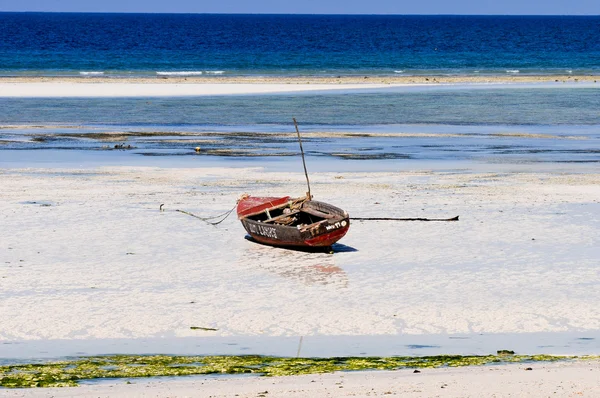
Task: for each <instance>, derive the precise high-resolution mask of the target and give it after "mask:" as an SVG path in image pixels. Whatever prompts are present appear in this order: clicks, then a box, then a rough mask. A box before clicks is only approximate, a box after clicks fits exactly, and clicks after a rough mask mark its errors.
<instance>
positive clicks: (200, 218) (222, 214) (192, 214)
mask: <svg viewBox="0 0 600 398" xmlns="http://www.w3.org/2000/svg"><path fill="white" fill-rule="evenodd" d="M163 206H164V204H161V205H160V207H159V210H160V211H164V210H163ZM236 207H237V202H236V204H235V205H234V206H233V207H232V208H231V210H228V211H226V212H225V213H221V214H219V215H217V216H212V217H200V216H198V215H196V214H194V213H190V212H189V211H185V210H179V209H175V210H173V211H176V212H179V213H183V214H187V215H188V216H191V217H194V218H197V219H198V220H202V221H204V222H206V223H208V224H210V225H218V224H221V223H222V222H223V221H225V220H226V219H227V217H229V215H230V214H231V213H232V212H233V211H234V210H235V208H236ZM221 217H223V218H222V219H221V220H219V221H215V222H213V221H210V220H216V219H218V218H221Z"/></svg>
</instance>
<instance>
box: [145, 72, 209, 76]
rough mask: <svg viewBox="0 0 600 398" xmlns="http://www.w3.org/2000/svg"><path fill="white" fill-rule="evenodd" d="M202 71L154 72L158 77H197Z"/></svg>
mask: <svg viewBox="0 0 600 398" xmlns="http://www.w3.org/2000/svg"><path fill="white" fill-rule="evenodd" d="M203 73H204V72H202V71H183V72H156V74H157V75H158V76H199V75H201V74H203Z"/></svg>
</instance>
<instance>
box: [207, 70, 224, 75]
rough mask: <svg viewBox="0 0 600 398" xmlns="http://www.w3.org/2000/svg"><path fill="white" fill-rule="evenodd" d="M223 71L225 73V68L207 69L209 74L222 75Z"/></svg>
mask: <svg viewBox="0 0 600 398" xmlns="http://www.w3.org/2000/svg"><path fill="white" fill-rule="evenodd" d="M223 73H225V71H224V70H207V71H206V74H207V75H222V74H223Z"/></svg>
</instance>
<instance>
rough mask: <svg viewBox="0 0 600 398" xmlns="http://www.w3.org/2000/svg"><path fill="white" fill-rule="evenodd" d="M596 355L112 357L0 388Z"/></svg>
mask: <svg viewBox="0 0 600 398" xmlns="http://www.w3.org/2000/svg"><path fill="white" fill-rule="evenodd" d="M576 359H586V360H599V359H600V357H598V356H595V357H566V356H551V355H506V354H505V355H487V356H460V355H438V356H429V357H334V358H281V357H268V356H258V355H245V356H169V355H148V356H145V355H143V356H140V355H112V356H97V357H81V358H76V359H72V360H66V361H60V362H48V363H31V364H18V365H5V366H0V387H5V388H27V387H72V386H77V385H78V382H79V381H80V380H93V379H105V378H134V377H155V376H190V375H209V374H222V375H234V374H256V375H260V376H292V375H301V374H316V373H331V372H338V371H359V370H396V369H406V368H415V369H416V368H439V367H459V366H481V365H487V364H500V363H530V362H551V361H565V360H576Z"/></svg>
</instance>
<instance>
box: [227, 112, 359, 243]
mask: <svg viewBox="0 0 600 398" xmlns="http://www.w3.org/2000/svg"><path fill="white" fill-rule="evenodd" d="M293 120H294V126H295V127H296V133H298V142H299V143H300V153H301V154H302V164H303V166H304V174H305V175H306V184H307V185H308V192H307V193H306V196H304V197H302V198H296V199H292V198H290V197H289V196H284V197H281V198H277V197H253V196H249V195H244V196H242V198H241V199H240V200H239V201H238V205H237V215H238V219H239V220H240V221H241V222H242V225H243V226H244V228H246V232H248V234H250V236H251V237H252V238H253V239H254V240H256V241H258V242H260V243H264V244H267V245H271V246H281V247H304V248H310V247H312V248H318V247H329V246H331V245H333V244H334V243H335V242H337V241H338V240H340V239H342V237H343V236H344V235H346V232H348V229H349V228H350V217H349V216H348V213H346V212H345V211H344V210H342V209H340V208H339V207H335V206H332V205H330V204H327V203H323V202H318V201H316V200H312V195H311V194H310V181H309V180H308V172H307V171H306V162H305V161H304V149H302V138H301V137H300V130H298V123H297V122H296V119H293Z"/></svg>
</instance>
